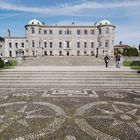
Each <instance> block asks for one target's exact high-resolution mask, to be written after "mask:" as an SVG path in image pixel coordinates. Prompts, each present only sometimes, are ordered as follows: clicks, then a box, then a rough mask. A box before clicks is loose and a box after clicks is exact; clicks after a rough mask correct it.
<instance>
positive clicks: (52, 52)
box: [3, 19, 115, 57]
mask: <svg viewBox="0 0 140 140" xmlns="http://www.w3.org/2000/svg"><path fill="white" fill-rule="evenodd" d="M114 29H115V26H114V25H112V24H111V23H110V21H108V20H102V21H101V22H99V23H97V24H95V25H89V26H85V25H84V26H80V25H75V24H74V23H73V24H72V25H54V26H50V25H45V24H44V23H42V22H40V21H39V20H36V19H33V20H31V21H30V22H29V23H28V24H27V25H26V26H25V37H12V36H11V35H10V31H8V36H7V37H5V38H4V39H5V40H4V52H3V56H5V57H16V56H18V55H22V56H42V55H46V56H47V55H48V56H94V55H96V56H98V55H99V56H102V55H105V54H108V55H109V56H113V55H114Z"/></svg>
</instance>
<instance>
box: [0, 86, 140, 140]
mask: <svg viewBox="0 0 140 140" xmlns="http://www.w3.org/2000/svg"><path fill="white" fill-rule="evenodd" d="M139 139H140V90H137V91H136V90H120V91H118V90H117V91H116V90H104V91H103V90H94V89H82V88H81V89H66V88H61V89H45V88H44V89H35V88H34V89H20V88H11V89H4V88H1V89H0V140H139Z"/></svg>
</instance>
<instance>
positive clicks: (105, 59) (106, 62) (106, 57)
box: [104, 55, 109, 68]
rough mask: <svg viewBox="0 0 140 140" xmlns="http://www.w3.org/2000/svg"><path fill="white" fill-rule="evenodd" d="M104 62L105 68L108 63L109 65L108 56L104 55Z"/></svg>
mask: <svg viewBox="0 0 140 140" xmlns="http://www.w3.org/2000/svg"><path fill="white" fill-rule="evenodd" d="M104 61H105V66H106V68H107V67H108V63H109V57H108V55H106V56H105V57H104Z"/></svg>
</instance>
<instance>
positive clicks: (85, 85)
mask: <svg viewBox="0 0 140 140" xmlns="http://www.w3.org/2000/svg"><path fill="white" fill-rule="evenodd" d="M25 87H26V88H93V89H97V88H98V89H104V90H107V89H139V90H140V86H139V84H134V85H132V84H124V85H122V84H119V83H118V84H116V83H115V84H112V85H109V84H104V85H102V84H89V83H82V84H77V83H76V84H74V83H62V84H60V83H48V84H47V83H9V84H8V83H2V84H0V88H25Z"/></svg>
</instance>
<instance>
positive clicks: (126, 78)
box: [0, 76, 140, 81]
mask: <svg viewBox="0 0 140 140" xmlns="http://www.w3.org/2000/svg"><path fill="white" fill-rule="evenodd" d="M4 80H5V81H6V80H13V81H15V80H40V81H42V80H89V81H91V80H93V81H96V80H103V81H108V80H109V81H110V80H112V81H113V80H116V81H123V80H127V81H140V78H139V77H123V76H115V77H114V76H103V77H102V76H87V77H86V76H84V77H83V76H69V77H68V76H24V77H23V76H17V77H15V76H4V77H1V78H0V81H4Z"/></svg>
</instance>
